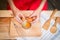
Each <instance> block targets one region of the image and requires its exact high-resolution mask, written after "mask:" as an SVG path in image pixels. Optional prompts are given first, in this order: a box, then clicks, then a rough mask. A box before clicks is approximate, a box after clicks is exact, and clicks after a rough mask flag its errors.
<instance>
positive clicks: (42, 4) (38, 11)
mask: <svg viewBox="0 0 60 40" xmlns="http://www.w3.org/2000/svg"><path fill="white" fill-rule="evenodd" d="M46 1H47V0H42V2H41V4H40V5H39V7H38V8H37V9H36V10H35V13H38V14H39V13H40V12H41V11H42V9H43V7H44V5H45V3H46Z"/></svg>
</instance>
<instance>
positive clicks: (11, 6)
mask: <svg viewBox="0 0 60 40" xmlns="http://www.w3.org/2000/svg"><path fill="white" fill-rule="evenodd" d="M8 3H9V5H10V8H11V10H12V11H13V12H14V15H16V13H17V8H16V7H15V5H14V3H13V0H8Z"/></svg>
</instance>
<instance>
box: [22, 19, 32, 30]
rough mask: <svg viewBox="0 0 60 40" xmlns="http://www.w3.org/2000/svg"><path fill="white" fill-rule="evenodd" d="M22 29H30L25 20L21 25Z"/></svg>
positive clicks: (28, 23) (29, 24)
mask: <svg viewBox="0 0 60 40" xmlns="http://www.w3.org/2000/svg"><path fill="white" fill-rule="evenodd" d="M22 27H23V28H25V29H28V28H30V27H31V23H30V22H28V21H27V20H25V21H24V22H23V23H22Z"/></svg>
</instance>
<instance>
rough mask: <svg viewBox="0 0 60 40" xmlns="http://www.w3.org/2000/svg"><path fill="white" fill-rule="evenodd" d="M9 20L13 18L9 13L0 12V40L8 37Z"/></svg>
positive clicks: (5, 11)
mask: <svg viewBox="0 0 60 40" xmlns="http://www.w3.org/2000/svg"><path fill="white" fill-rule="evenodd" d="M11 18H13V15H12V12H11V11H7V10H0V38H2V39H3V38H8V37H9V35H10V27H11ZM4 35H5V36H4ZM6 35H7V36H6Z"/></svg>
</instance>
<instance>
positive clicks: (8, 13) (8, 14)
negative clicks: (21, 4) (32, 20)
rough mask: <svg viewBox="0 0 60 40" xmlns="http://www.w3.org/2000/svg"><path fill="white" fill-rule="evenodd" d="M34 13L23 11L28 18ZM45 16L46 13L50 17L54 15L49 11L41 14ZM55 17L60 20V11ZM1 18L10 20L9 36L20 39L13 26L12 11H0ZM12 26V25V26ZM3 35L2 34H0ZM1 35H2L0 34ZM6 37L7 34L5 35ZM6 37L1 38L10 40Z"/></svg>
mask: <svg viewBox="0 0 60 40" xmlns="http://www.w3.org/2000/svg"><path fill="white" fill-rule="evenodd" d="M32 12H33V11H22V13H23V14H24V15H25V16H26V15H27V16H28V15H29V14H31V13H32ZM42 13H43V14H44V13H46V14H48V15H51V13H52V11H50V10H47V11H42V12H41V14H42ZM55 17H59V19H60V11H57V13H56V14H55ZM0 18H8V20H9V28H8V29H9V34H10V35H11V36H15V37H19V35H18V34H17V32H16V29H15V27H14V25H13V23H12V22H11V18H13V15H12V12H11V11H10V10H0ZM11 24H12V25H11ZM16 24H17V25H18V23H17V22H16ZM0 33H1V32H0ZM0 35H1V34H0ZM4 35H5V34H4ZM4 35H3V36H2V37H1V36H0V38H5V39H6V38H10V36H9V35H8V37H4ZM11 38H13V37H11Z"/></svg>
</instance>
